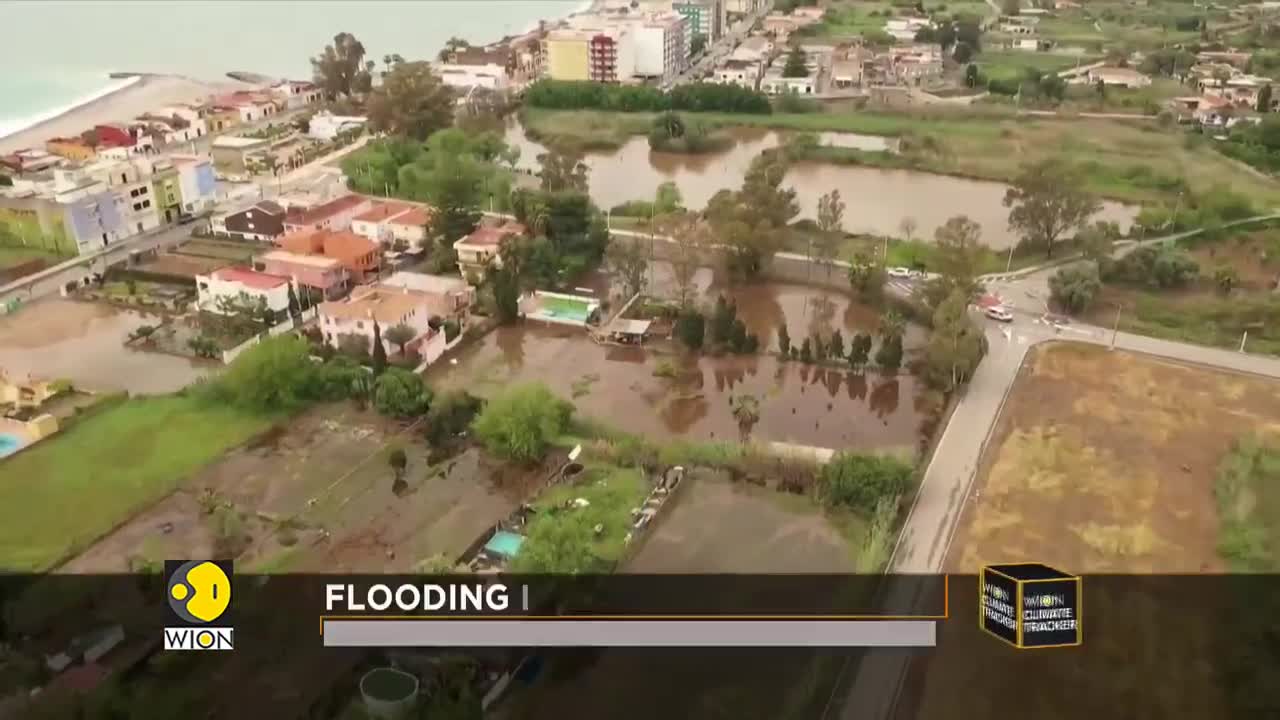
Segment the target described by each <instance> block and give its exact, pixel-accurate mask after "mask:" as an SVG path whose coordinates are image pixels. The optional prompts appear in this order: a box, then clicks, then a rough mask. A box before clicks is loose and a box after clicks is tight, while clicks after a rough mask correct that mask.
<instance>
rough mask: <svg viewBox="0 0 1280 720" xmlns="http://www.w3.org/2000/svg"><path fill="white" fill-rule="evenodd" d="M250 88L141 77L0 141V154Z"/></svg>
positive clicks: (153, 76)
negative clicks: (166, 106)
mask: <svg viewBox="0 0 1280 720" xmlns="http://www.w3.org/2000/svg"><path fill="white" fill-rule="evenodd" d="M250 87H252V86H251V85H248V84H245V83H239V82H236V81H234V80H226V81H225V82H223V81H220V82H214V83H210V82H201V81H199V80H192V79H189V78H184V77H177V76H170V75H144V76H143V77H142V79H140V80H139V81H138V82H136V83H134V84H132V85H130V86H128V87H126V88H122V89H120V90H117V91H116V92H113V93H111V94H109V95H104V96H102V97H100V98H98V99H96V100H93V101H91V102H88V103H85V104H84V105H81V106H79V107H76V108H73V109H72V110H69V111H67V112H65V113H63V114H61V115H59V116H57V117H55V118H51V119H49V120H46V121H45V122H42V123H38V124H36V125H33V126H31V127H29V128H27V129H25V130H20V131H18V132H16V133H14V134H13V135H9V136H7V137H4V138H0V154H5V153H11V152H14V151H17V150H22V149H24V148H43V147H44V143H45V141H46V140H48V139H49V138H53V137H63V136H67V135H79V134H80V133H82V132H84V131H85V130H88V129H89V128H91V127H93V126H94V125H97V124H100V123H109V122H123V121H125V120H130V119H132V118H135V117H137V116H138V115H142V114H143V113H146V112H150V111H155V110H159V109H160V108H161V107H163V106H165V105H172V104H173V103H179V102H193V101H201V100H203V99H204V98H205V97H207V96H208V95H210V94H212V93H222V92H230V91H233V90H241V89H245V88H250Z"/></svg>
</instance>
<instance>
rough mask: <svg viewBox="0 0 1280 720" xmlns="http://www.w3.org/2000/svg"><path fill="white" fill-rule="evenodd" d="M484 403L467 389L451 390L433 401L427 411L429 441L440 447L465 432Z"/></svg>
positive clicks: (432, 444) (427, 435)
mask: <svg viewBox="0 0 1280 720" xmlns="http://www.w3.org/2000/svg"><path fill="white" fill-rule="evenodd" d="M483 405H484V403H483V402H482V401H481V400H480V398H478V397H476V396H474V395H472V394H471V393H469V392H467V391H465V390H450V391H448V392H445V393H443V394H441V395H440V396H439V397H437V398H435V399H433V400H432V401H431V409H430V410H428V411H427V421H426V430H425V431H424V432H425V434H426V437H427V442H428V443H430V444H431V446H432V447H440V446H441V445H444V444H445V443H447V442H448V441H449V440H451V439H453V438H455V437H457V436H458V435H459V434H461V433H462V432H464V431H465V430H466V429H467V427H468V426H470V425H471V421H472V419H473V418H475V416H476V414H477V413H479V412H480V408H481V407H483Z"/></svg>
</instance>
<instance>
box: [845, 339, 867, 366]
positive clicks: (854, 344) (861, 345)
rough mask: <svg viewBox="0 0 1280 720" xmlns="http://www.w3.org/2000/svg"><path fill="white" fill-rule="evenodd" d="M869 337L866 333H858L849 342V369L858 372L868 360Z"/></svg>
mask: <svg viewBox="0 0 1280 720" xmlns="http://www.w3.org/2000/svg"><path fill="white" fill-rule="evenodd" d="M871 345H872V340H871V336H870V335H868V334H866V333H858V334H856V335H854V336H853V340H851V341H850V342H849V367H851V368H853V369H855V370H860V369H862V368H863V367H864V366H865V365H866V364H867V360H868V359H870V355H871Z"/></svg>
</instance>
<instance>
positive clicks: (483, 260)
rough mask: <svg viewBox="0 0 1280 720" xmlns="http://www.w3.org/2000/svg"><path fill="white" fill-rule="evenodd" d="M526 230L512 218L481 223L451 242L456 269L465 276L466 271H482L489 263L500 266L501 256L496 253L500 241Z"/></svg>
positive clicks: (518, 235) (477, 272) (499, 246)
mask: <svg viewBox="0 0 1280 720" xmlns="http://www.w3.org/2000/svg"><path fill="white" fill-rule="evenodd" d="M526 232H527V231H526V230H525V227H524V225H521V224H520V223H518V222H515V221H513V220H507V221H505V222H503V223H502V224H481V226H480V227H478V228H476V229H475V232H472V233H471V234H470V235H467V236H466V237H463V238H460V239H459V240H457V241H456V242H454V243H453V249H454V251H455V252H456V253H457V254H458V271H459V272H461V273H462V276H463V277H466V276H467V273H475V274H479V273H482V272H484V269H485V268H486V267H488V266H489V263H494V264H495V265H497V266H501V265H502V258H501V257H500V256H499V255H498V250H499V249H500V248H501V246H502V242H503V241H504V240H506V239H507V238H515V237H520V236H521V235H524V234H525V233H526Z"/></svg>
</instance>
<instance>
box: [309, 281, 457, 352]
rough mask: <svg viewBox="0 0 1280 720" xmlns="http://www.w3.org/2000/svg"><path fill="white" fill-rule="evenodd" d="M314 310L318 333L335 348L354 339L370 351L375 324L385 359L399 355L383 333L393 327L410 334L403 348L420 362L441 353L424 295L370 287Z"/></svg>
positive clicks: (404, 289)
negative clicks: (362, 341)
mask: <svg viewBox="0 0 1280 720" xmlns="http://www.w3.org/2000/svg"><path fill="white" fill-rule="evenodd" d="M318 308H319V318H320V324H319V327H320V332H321V333H322V334H323V336H324V340H325V342H326V343H329V344H330V345H332V346H333V347H335V348H339V347H341V346H342V339H343V337H344V336H348V335H355V336H360V337H363V338H365V339H366V341H367V342H368V347H369V348H370V350H372V348H373V336H374V325H375V323H376V324H377V326H378V329H379V333H380V335H381V337H382V345H383V348H384V349H385V350H386V351H387V354H388V355H392V354H394V353H398V352H399V351H400V348H399V347H398V346H396V345H395V344H394V343H392V342H390V341H389V340H387V338H386V333H387V330H388V329H390V328H393V327H395V326H396V325H404V326H406V327H408V328H409V329H411V330H413V332H414V336H413V339H412V340H410V341H409V342H407V343H406V344H405V347H406V348H407V349H409V350H412V351H416V352H417V353H418V356H419V358H420V359H421V360H422V361H424V362H427V363H431V362H434V361H435V360H436V359H437V358H439V357H440V355H442V354H443V353H444V351H445V337H444V333H443V332H442V331H437V330H432V329H431V325H430V322H431V318H432V317H434V314H433V312H432V308H431V302H430V298H429V296H428V294H427V293H422V292H418V291H416V290H411V289H409V288H407V287H390V286H386V285H372V286H366V287H360V288H357V289H356V290H355V291H354V292H353V293H352V294H351V297H349V298H347V299H346V300H341V301H335V302H324V303H320V305H319V306H318Z"/></svg>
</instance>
